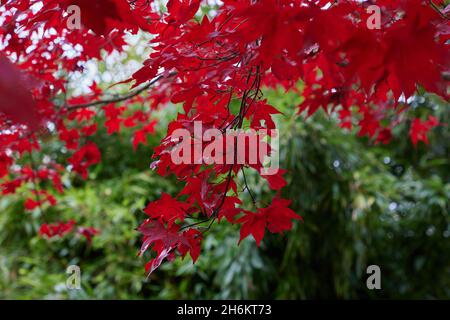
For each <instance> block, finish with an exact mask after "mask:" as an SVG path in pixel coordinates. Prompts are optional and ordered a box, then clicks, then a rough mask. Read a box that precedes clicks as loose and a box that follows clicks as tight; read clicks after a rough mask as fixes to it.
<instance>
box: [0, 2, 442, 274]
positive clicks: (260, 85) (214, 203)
mask: <svg viewBox="0 0 450 320" xmlns="http://www.w3.org/2000/svg"><path fill="white" fill-rule="evenodd" d="M70 5H76V6H78V7H79V8H80V12H81V26H80V28H78V29H73V30H72V29H69V28H68V27H67V26H68V24H67V22H68V19H69V18H70V16H69V15H68V14H67V13H66V10H67V7H68V6H70ZM206 5H207V4H206V3H205V2H203V1H200V0H169V1H168V3H167V6H166V9H164V10H161V7H160V6H159V2H154V3H153V2H152V1H144V0H142V1H140V0H137V1H126V0H102V1H94V2H92V1H84V0H73V1H69V0H67V1H54V0H43V1H37V0H36V1H33V0H16V1H6V3H5V4H4V5H3V6H2V9H1V10H0V24H1V25H0V48H1V51H2V55H3V57H1V58H0V59H1V60H0V71H1V74H0V142H1V145H0V179H3V182H2V184H1V187H2V193H3V194H10V193H14V192H15V191H16V189H18V188H19V187H21V186H22V185H29V186H31V189H30V197H29V199H28V200H26V202H25V206H26V208H27V209H28V210H33V209H35V208H38V207H41V206H42V205H54V204H55V202H56V201H55V199H54V197H53V196H52V195H51V192H50V190H41V189H39V188H41V186H43V185H44V183H45V182H46V181H47V180H48V181H50V182H51V183H52V185H53V187H54V189H55V190H56V191H57V192H63V187H62V184H61V179H60V178H59V175H60V174H61V173H62V172H63V171H65V170H67V168H70V170H71V171H72V172H75V173H77V174H79V175H81V177H82V178H84V179H86V178H87V177H88V172H89V168H90V167H91V166H93V165H95V164H97V163H99V162H100V161H101V158H102V157H101V152H100V150H99V148H98V146H97V145H96V144H95V143H94V142H92V141H91V140H90V137H91V136H92V135H94V134H95V133H96V132H97V130H98V129H99V126H100V125H103V126H104V127H105V128H106V130H107V133H108V134H117V133H118V134H120V132H121V130H123V129H125V128H126V129H131V130H133V132H134V138H133V140H132V141H131V143H132V144H133V147H134V148H135V149H136V148H137V147H138V145H139V144H146V142H147V135H150V134H152V133H154V131H155V125H156V120H154V119H153V118H152V111H154V110H155V109H157V108H159V107H162V106H164V105H166V104H167V103H169V102H172V103H179V104H182V106H183V112H182V113H180V114H179V115H178V117H177V119H176V120H174V121H173V122H171V123H170V124H169V126H168V129H167V135H166V137H165V138H164V139H163V140H162V141H161V144H160V145H159V146H158V147H157V148H155V150H154V153H153V159H154V161H153V163H152V164H151V168H152V169H154V170H155V171H156V172H157V173H158V174H160V175H163V176H165V175H175V176H176V178H177V179H178V180H179V181H180V185H181V189H180V192H179V193H178V194H175V195H169V194H167V193H163V194H162V196H161V199H159V200H156V201H153V202H150V203H149V204H148V205H147V206H146V208H144V212H145V213H146V214H147V220H145V221H144V222H143V223H142V225H141V226H140V227H139V228H138V230H139V231H140V232H141V233H142V235H143V245H142V248H141V250H140V254H144V253H145V252H146V251H148V250H150V251H151V252H152V253H153V259H151V260H150V262H149V263H148V264H147V267H146V269H147V271H148V272H152V271H154V270H155V269H156V268H157V267H158V266H159V265H160V264H161V263H162V261H163V260H164V259H167V260H172V259H174V258H175V257H176V256H181V257H184V256H186V255H187V254H188V253H189V255H190V256H191V257H192V259H193V260H194V261H195V260H196V259H197V258H198V256H199V254H200V247H201V241H202V238H203V233H204V232H206V231H207V230H209V228H210V227H211V226H212V224H213V223H214V222H215V221H221V220H222V219H223V218H225V220H227V221H228V222H230V223H232V224H236V225H239V226H240V230H241V231H240V236H241V237H240V241H242V240H243V239H245V238H246V237H248V236H249V235H251V236H253V238H254V239H255V240H256V242H257V244H258V245H260V243H261V241H262V240H263V238H264V235H265V234H266V233H267V232H271V233H280V234H282V233H284V232H285V231H288V230H290V229H291V227H292V223H293V221H294V220H299V219H301V217H300V215H299V214H297V213H295V212H294V211H292V210H291V209H290V208H289V205H290V201H289V200H287V199H283V198H282V197H281V194H282V193H281V189H282V188H283V187H284V186H285V185H286V180H285V179H284V176H287V175H288V174H289V173H288V172H286V171H285V170H280V171H279V172H278V173H277V174H275V175H264V174H261V170H260V169H261V167H262V164H261V163H257V164H251V163H250V162H249V161H248V159H246V161H245V162H244V163H242V164H237V163H236V164H212V165H208V164H205V163H198V164H197V163H196V162H195V161H193V162H192V164H184V163H182V164H176V163H174V162H173V161H172V159H171V157H170V152H171V151H172V150H173V149H175V148H177V146H178V145H179V144H180V143H181V141H180V140H179V139H175V138H174V136H173V134H174V132H175V131H176V130H177V129H180V128H182V129H186V130H188V132H190V133H191V136H192V143H193V144H194V143H195V139H196V137H195V132H194V121H200V122H201V123H202V124H203V127H204V128H205V129H211V128H213V129H217V130H220V131H221V132H224V131H225V130H227V129H241V128H244V127H245V128H250V129H255V130H261V129H275V128H276V123H275V122H274V121H273V119H272V116H273V115H276V114H279V111H278V110H277V108H276V107H277V106H272V105H270V104H269V103H268V102H267V101H266V100H265V99H264V95H263V89H264V88H265V87H277V86H282V87H283V88H284V89H285V90H286V91H294V92H298V83H299V81H302V82H303V83H304V89H303V91H302V92H299V94H302V95H303V96H304V98H305V99H304V102H302V103H301V104H300V105H298V106H297V111H298V113H299V114H304V116H305V117H309V116H311V115H312V114H314V113H315V112H316V111H317V110H319V109H323V110H325V111H326V112H327V113H331V112H337V113H338V115H339V119H340V123H341V126H342V127H343V128H347V129H352V128H353V127H356V128H357V130H358V134H359V135H361V136H368V137H369V138H370V139H373V141H374V142H375V143H388V142H389V140H390V139H391V136H392V133H391V131H392V129H393V127H394V126H396V125H398V124H399V123H400V122H402V121H408V122H409V123H410V136H411V139H412V142H413V143H414V144H417V143H418V142H419V141H423V142H425V143H428V140H427V132H428V131H429V130H430V129H432V128H433V127H435V126H437V125H445V124H439V123H438V121H437V120H436V119H435V118H433V117H432V116H430V117H429V118H428V119H407V118H406V117H405V116H404V114H405V111H407V110H408V109H409V107H410V106H409V98H410V97H411V96H413V95H414V94H416V93H417V91H418V90H419V89H420V90H421V91H422V90H426V91H428V92H431V93H434V94H436V95H439V96H441V97H442V98H443V99H447V98H448V82H447V81H446V79H448V71H449V62H450V59H449V51H448V46H447V43H448V41H449V37H448V35H449V24H448V18H447V17H446V14H447V12H448V9H446V8H445V1H435V2H431V1H421V0H408V1H406V0H396V1H391V0H390V1H385V0H380V1H363V2H361V1H322V0H316V1H313V0H254V1H249V0H224V1H223V3H220V4H218V6H217V8H215V10H213V11H211V12H210V13H209V14H208V15H201V14H199V12H200V11H199V9H200V7H201V6H206ZM369 5H377V6H378V7H379V8H380V10H381V19H380V23H381V25H380V28H375V29H373V28H369V27H368V24H367V19H368V17H369V14H368V12H367V7H368V6H369ZM138 31H141V32H147V33H150V34H152V40H151V42H150V43H149V46H151V48H152V52H151V54H150V56H149V57H143V64H142V67H141V68H140V69H139V70H138V71H136V72H135V73H134V74H132V75H130V78H129V79H124V82H123V83H128V82H132V85H131V89H130V92H129V93H128V94H125V95H123V96H119V97H113V98H107V97H105V96H106V94H105V93H104V92H103V91H102V90H101V89H100V88H99V87H98V86H97V85H95V84H94V85H93V86H92V87H91V94H89V95H85V96H76V97H68V96H67V91H68V90H67V82H68V79H69V78H70V75H71V74H73V73H74V72H80V71H81V72H82V71H83V67H84V65H85V63H86V62H87V61H90V60H93V59H98V60H100V59H102V58H103V57H104V56H105V54H108V53H111V52H113V51H123V50H124V48H125V47H124V46H125V44H126V41H125V35H126V34H127V33H136V32H138ZM67 48H72V51H74V52H76V54H75V55H67V54H65V52H66V50H67ZM102 53H103V54H102ZM123 83H122V84H123ZM62 97H63V98H62ZM144 103H145V104H146V105H148V106H149V107H148V108H143V109H142V110H140V111H132V110H131V108H130V106H132V105H135V104H141V105H144ZM232 106H238V108H232ZM99 114H101V115H103V116H104V118H105V119H106V121H105V122H104V123H103V124H99V123H96V122H95V119H96V116H97V115H99ZM281 117H282V116H281ZM300 121H301V120H300ZM49 128H51V129H49ZM49 135H51V136H54V137H55V138H56V139H59V140H60V141H62V142H63V143H64V144H65V147H66V149H67V150H68V151H69V156H68V157H67V164H70V166H69V167H64V164H65V163H61V164H58V163H54V162H44V161H40V162H39V163H36V160H35V161H34V162H33V155H35V156H36V154H37V155H39V150H40V148H41V145H42V144H43V143H45V142H44V141H45V140H44V139H43V137H44V136H45V137H46V138H47V139H48V136H49ZM207 147H208V144H207V143H206V144H201V145H200V148H202V149H205V148H207ZM24 159H30V164H29V165H27V166H25V165H18V164H19V163H23V160H24ZM246 171H247V172H248V171H255V172H257V174H259V175H260V176H261V178H262V179H265V180H266V183H267V185H268V187H269V188H270V189H271V190H273V191H274V193H276V195H274V198H273V201H272V202H271V203H270V204H269V205H263V204H261V203H260V202H259V201H258V199H256V198H255V196H254V195H253V193H252V191H251V186H248V185H247V181H246V178H245V174H246ZM242 184H244V188H243V190H242ZM45 185H48V184H45ZM243 193H248V194H249V195H250V198H251V199H252V203H244V201H243V199H244V197H243ZM73 225H74V223H73V222H69V223H63V222H57V223H55V224H43V225H42V227H41V234H43V235H46V236H47V237H52V236H54V235H64V234H66V233H69V232H70V231H71V230H72V227H73ZM78 232H79V233H80V234H82V235H84V236H85V237H86V238H88V240H90V239H91V237H92V236H94V235H95V234H96V233H97V230H95V229H89V228H81V227H80V228H79V231H78Z"/></svg>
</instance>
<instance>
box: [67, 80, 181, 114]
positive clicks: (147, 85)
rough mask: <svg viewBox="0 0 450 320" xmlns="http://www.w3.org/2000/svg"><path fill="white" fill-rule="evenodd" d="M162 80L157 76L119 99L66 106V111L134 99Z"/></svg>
mask: <svg viewBox="0 0 450 320" xmlns="http://www.w3.org/2000/svg"><path fill="white" fill-rule="evenodd" d="M176 74H177V73H176V72H171V73H170V74H169V75H168V76H167V78H169V77H173V76H174V75H176ZM162 78H164V76H162V75H160V76H157V77H156V78H154V79H153V80H151V81H149V82H148V83H147V84H146V85H145V86H143V87H141V88H139V89H137V90H135V91H132V92H130V93H129V94H127V95H124V96H121V97H116V98H111V99H104V100H98V101H94V102H88V103H82V104H77V105H69V106H66V110H68V111H73V110H77V109H83V108H90V107H96V106H99V105H104V104H109V103H117V102H122V101H126V100H129V99H131V98H134V97H136V96H138V95H140V94H141V93H142V92H144V91H145V90H147V89H149V88H150V87H151V86H152V85H154V84H155V83H156V82H158V81H159V80H161V79H162Z"/></svg>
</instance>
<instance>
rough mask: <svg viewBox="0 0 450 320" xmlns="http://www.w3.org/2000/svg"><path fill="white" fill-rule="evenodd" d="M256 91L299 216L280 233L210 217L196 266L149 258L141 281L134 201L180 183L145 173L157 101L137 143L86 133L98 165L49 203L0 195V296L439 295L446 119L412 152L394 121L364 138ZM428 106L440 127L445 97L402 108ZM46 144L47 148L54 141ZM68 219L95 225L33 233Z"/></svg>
mask: <svg viewBox="0 0 450 320" xmlns="http://www.w3.org/2000/svg"><path fill="white" fill-rule="evenodd" d="M266 96H267V97H268V99H269V102H270V103H272V104H273V105H274V106H276V107H277V108H279V109H280V110H281V111H282V112H284V115H280V116H277V122H278V125H279V128H280V131H281V134H280V136H281V141H280V150H281V167H282V168H285V169H288V170H289V173H288V174H287V175H286V178H287V180H288V186H287V187H286V188H285V189H284V191H283V196H284V197H286V198H289V199H292V200H293V204H292V208H293V209H294V210H295V211H296V212H298V213H300V214H301V215H302V216H303V219H304V222H303V223H299V222H297V223H295V225H294V228H293V230H292V231H291V232H288V233H286V234H285V235H284V236H282V235H272V234H266V237H265V238H264V240H263V243H262V245H261V247H260V248H257V246H256V244H255V242H254V240H253V238H250V237H249V238H247V239H246V240H245V241H243V242H242V243H241V244H240V246H238V245H237V242H238V239H239V230H238V228H237V227H236V226H232V225H230V224H228V223H227V222H226V221H223V222H222V223H220V224H217V223H215V224H214V225H213V227H212V228H211V230H210V231H209V232H208V233H207V234H206V238H205V240H204V243H203V247H202V254H201V256H200V258H199V259H198V261H197V263H196V264H192V260H191V259H190V258H186V259H185V260H184V261H181V260H179V259H178V260H176V261H175V262H174V263H163V265H162V266H161V267H160V269H158V270H157V271H155V272H154V273H153V274H152V275H151V276H150V277H149V278H147V277H146V274H145V271H144V264H145V262H146V259H148V258H149V257H148V256H147V257H143V258H139V257H137V252H138V249H139V246H140V237H139V234H138V232H137V231H135V228H136V227H137V226H138V225H139V224H140V223H141V222H142V221H143V220H144V219H145V214H144V213H143V212H142V211H141V209H142V208H143V207H144V206H145V204H146V203H147V202H148V201H151V200H155V199H157V198H159V197H160V195H161V192H169V193H170V192H172V193H174V192H176V190H179V189H180V186H179V185H177V184H176V181H175V180H174V179H173V178H162V177H159V176H157V174H156V173H154V172H152V171H151V170H150V169H149V164H150V162H151V159H150V157H151V152H152V148H153V147H154V146H156V145H158V143H159V141H160V139H161V138H162V137H163V136H164V134H165V130H166V128H167V123H168V122H169V121H170V119H173V118H174V117H175V115H176V107H174V106H171V107H168V108H166V109H164V110H162V111H159V112H158V113H157V114H156V115H155V117H157V118H159V124H158V127H157V129H158V132H157V134H155V135H154V136H152V137H150V138H149V145H148V146H140V147H139V149H138V150H137V152H133V150H132V145H131V142H130V141H131V134H130V133H129V132H127V131H124V132H123V133H122V134H121V135H120V136H118V135H116V134H114V135H112V136H108V135H107V134H106V132H105V131H99V132H98V133H97V135H96V136H94V137H93V140H94V141H96V142H97V143H99V146H100V147H101V149H102V152H103V161H102V163H101V164H100V165H98V166H96V167H94V168H92V170H91V173H90V176H89V179H88V180H87V181H82V180H80V179H79V178H74V177H73V176H69V175H67V176H65V177H64V183H65V186H66V187H67V190H66V192H65V193H64V194H63V195H57V198H58V205H57V206H56V207H53V208H44V210H43V212H42V213H41V212H39V210H36V211H34V212H31V213H30V212H26V211H24V208H23V201H24V196H23V194H24V193H26V192H27V191H26V190H25V189H23V190H21V191H20V192H18V194H17V195H15V196H12V197H11V196H8V197H5V196H2V198H1V200H0V212H1V214H0V230H1V233H0V298H2V299H30V298H34V299H36V298H37V299H240V298H250V299H259V298H262V299H268V298H274V299H316V298H382V299H388V298H400V299H404V298H413V299H419V298H420V299H422V298H425V299H435V298H439V299H448V298H450V219H449V204H448V199H449V196H450V184H449V158H448V155H449V140H450V139H449V138H450V136H449V132H448V127H447V126H446V125H443V126H439V127H437V128H435V129H433V130H432V131H431V132H430V144H429V145H424V144H419V145H418V146H417V147H414V146H413V145H412V143H411V141H410V140H409V138H408V128H409V124H408V123H406V124H403V125H399V126H398V127H396V128H395V131H394V139H393V141H392V142H391V143H390V144H388V145H374V144H373V143H372V142H370V141H369V140H368V139H366V138H359V137H357V135H356V133H355V132H348V131H345V130H343V129H340V128H339V127H338V125H337V121H336V119H335V118H334V116H333V115H332V116H327V115H325V114H323V113H321V112H318V113H317V114H315V115H314V116H313V117H311V118H309V119H307V120H305V119H304V118H303V117H298V116H294V114H295V106H296V105H297V104H298V103H299V102H301V97H298V96H296V95H293V94H286V93H284V92H283V91H282V90H270V91H266ZM429 114H433V115H434V116H436V117H438V118H439V119H440V121H441V122H442V123H449V122H448V120H449V119H448V118H449V113H448V104H443V103H442V102H439V101H438V100H437V99H435V98H434V97H433V96H428V95H424V96H421V97H417V98H416V100H415V102H414V103H413V108H412V109H411V110H410V111H409V115H410V116H412V115H414V116H416V117H419V116H422V117H426V116H427V115H429ZM98 121H102V119H101V118H99V119H98ZM46 148H48V149H47V150H44V153H48V154H54V155H55V154H56V155H58V153H60V150H61V145H59V144H58V142H49V143H48V144H47V147H46ZM60 156H64V155H62V154H60ZM247 178H248V180H249V184H250V186H251V188H252V191H253V192H254V193H255V194H256V195H257V198H258V200H259V201H260V202H261V203H264V202H265V199H269V195H270V196H272V195H273V193H271V192H270V191H269V190H268V188H267V186H266V184H265V182H264V181H261V180H260V179H258V178H257V176H256V175H253V176H252V175H250V176H249V177H247ZM247 200H248V201H247V202H248V203H251V201H250V199H247ZM267 201H268V200H267ZM69 219H75V220H76V221H78V222H79V223H80V224H82V225H86V226H94V227H96V228H99V229H100V230H101V234H99V235H98V236H96V237H95V238H94V240H93V242H92V244H91V245H89V244H88V243H87V242H86V240H85V239H84V238H79V237H72V236H68V237H65V238H63V239H59V238H55V239H52V240H50V241H49V240H46V239H42V238H40V237H39V236H37V231H38V229H39V225H40V224H41V223H43V222H52V221H57V220H69ZM73 264H75V265H79V266H80V268H81V276H82V282H81V284H82V289H81V290H73V291H68V290H67V289H66V286H65V283H66V279H67V277H68V275H67V274H66V273H65V270H66V268H67V266H69V265H73ZM371 264H376V265H378V266H380V268H381V286H382V289H381V290H368V289H367V287H366V279H367V277H368V275H367V274H366V268H367V266H369V265H371Z"/></svg>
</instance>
